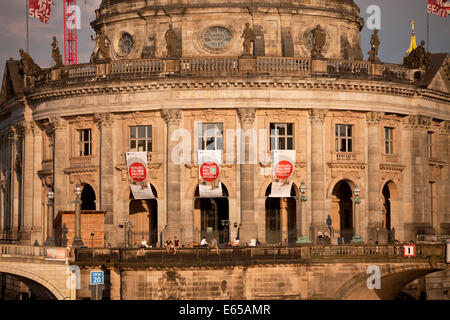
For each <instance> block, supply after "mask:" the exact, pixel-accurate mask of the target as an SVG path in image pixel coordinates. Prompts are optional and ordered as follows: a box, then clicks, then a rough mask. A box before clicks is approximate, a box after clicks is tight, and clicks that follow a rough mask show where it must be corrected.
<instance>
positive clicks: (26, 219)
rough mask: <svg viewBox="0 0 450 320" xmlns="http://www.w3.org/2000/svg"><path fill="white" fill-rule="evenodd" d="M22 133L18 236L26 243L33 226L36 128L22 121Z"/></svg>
mask: <svg viewBox="0 0 450 320" xmlns="http://www.w3.org/2000/svg"><path fill="white" fill-rule="evenodd" d="M19 127H20V130H21V134H22V208H23V226H22V228H21V235H20V238H21V240H22V241H25V243H27V244H32V243H30V242H31V231H32V228H33V161H34V148H33V140H34V138H33V135H34V130H35V128H36V126H35V124H34V123H33V122H31V121H23V122H21V123H20V125H19Z"/></svg>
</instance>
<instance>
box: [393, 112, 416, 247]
mask: <svg viewBox="0 0 450 320" xmlns="http://www.w3.org/2000/svg"><path fill="white" fill-rule="evenodd" d="M402 129H403V130H402V149H401V151H400V155H401V164H402V165H404V166H405V169H403V188H402V189H403V194H402V200H403V201H402V217H401V219H399V221H400V224H399V226H398V227H397V228H396V230H395V237H396V239H397V240H399V241H405V240H408V241H409V240H411V239H413V230H412V222H413V220H414V212H413V210H414V209H413V197H414V188H413V182H412V176H413V165H414V164H413V156H412V144H413V140H412V132H413V130H412V126H411V124H410V122H409V117H407V118H406V119H405V121H404V122H403V128H402Z"/></svg>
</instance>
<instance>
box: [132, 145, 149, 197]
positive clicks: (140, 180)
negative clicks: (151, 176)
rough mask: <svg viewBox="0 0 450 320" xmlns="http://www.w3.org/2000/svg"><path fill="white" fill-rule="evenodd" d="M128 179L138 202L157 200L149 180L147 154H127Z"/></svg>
mask: <svg viewBox="0 0 450 320" xmlns="http://www.w3.org/2000/svg"><path fill="white" fill-rule="evenodd" d="M126 156H127V167H128V178H129V181H130V188H131V192H132V193H133V197H134V199H136V200H144V199H155V196H154V194H153V192H152V187H151V185H150V183H149V182H148V180H147V177H148V166H147V152H127V154H126Z"/></svg>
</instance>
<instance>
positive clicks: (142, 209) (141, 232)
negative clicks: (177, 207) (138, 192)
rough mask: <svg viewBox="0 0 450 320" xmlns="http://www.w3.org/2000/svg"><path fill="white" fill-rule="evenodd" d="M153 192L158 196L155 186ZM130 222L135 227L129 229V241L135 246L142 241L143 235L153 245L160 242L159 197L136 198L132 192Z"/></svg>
mask: <svg viewBox="0 0 450 320" xmlns="http://www.w3.org/2000/svg"><path fill="white" fill-rule="evenodd" d="M151 187H152V192H153V194H154V195H155V197H156V198H157V197H158V195H157V193H156V190H155V187H153V186H151ZM129 213H130V217H129V218H130V222H131V223H132V224H133V226H134V227H133V228H132V229H131V231H129V236H128V243H129V244H130V245H132V246H134V244H135V243H138V244H139V243H140V241H141V239H142V237H144V238H145V239H146V240H147V243H148V244H149V245H151V246H156V244H157V242H158V201H157V199H146V200H135V199H134V197H133V193H132V192H130V205H129Z"/></svg>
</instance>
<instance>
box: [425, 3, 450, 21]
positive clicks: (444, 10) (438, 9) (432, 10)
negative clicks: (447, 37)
mask: <svg viewBox="0 0 450 320" xmlns="http://www.w3.org/2000/svg"><path fill="white" fill-rule="evenodd" d="M449 10H450V3H449V2H448V1H446V0H428V3H427V13H428V14H435V15H437V16H440V17H441V18H446V17H447V16H448V12H449Z"/></svg>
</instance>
